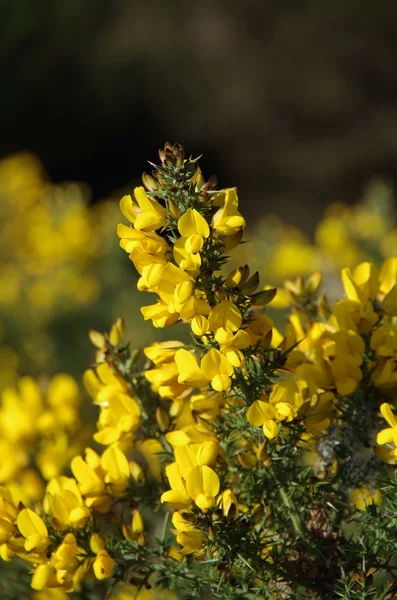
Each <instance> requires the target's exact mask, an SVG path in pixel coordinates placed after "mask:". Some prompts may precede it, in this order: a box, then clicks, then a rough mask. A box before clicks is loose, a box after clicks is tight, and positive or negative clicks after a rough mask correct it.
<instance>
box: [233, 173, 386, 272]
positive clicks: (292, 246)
mask: <svg viewBox="0 0 397 600" xmlns="http://www.w3.org/2000/svg"><path fill="white" fill-rule="evenodd" d="M394 206H395V199H394V197H393V191H392V190H391V188H390V187H389V186H388V185H387V184H386V183H385V182H383V181H381V180H375V181H373V182H371V183H370V185H368V187H367V189H366V190H365V192H364V194H363V196H362V198H361V199H360V201H359V202H357V203H356V204H354V205H352V206H348V205H346V204H343V203H341V202H335V203H333V204H330V205H329V206H328V207H327V208H326V211H325V214H324V216H323V218H322V219H321V221H320V222H319V223H318V224H317V226H316V228H315V232H314V240H311V239H310V237H309V236H308V235H307V234H305V233H304V232H303V231H301V230H300V229H299V228H297V227H295V226H293V225H289V224H285V223H283V222H282V221H281V219H280V218H279V217H276V216H274V215H266V216H264V217H262V218H261V219H260V220H259V222H258V224H256V225H255V226H254V227H253V229H252V231H250V232H249V239H250V240H251V241H252V244H250V245H249V246H241V247H240V249H239V251H238V252H237V257H238V258H239V259H240V260H248V259H249V261H250V264H251V266H253V267H255V268H257V269H258V270H259V271H260V272H261V274H262V273H263V276H264V277H266V280H268V281H271V282H273V283H277V284H278V283H281V282H283V281H284V280H285V279H286V278H290V277H293V276H296V275H308V274H309V273H311V272H313V271H317V270H321V271H322V272H323V273H324V274H327V273H330V274H332V273H334V272H335V270H338V269H342V268H344V267H351V268H352V267H354V266H355V265H357V264H358V263H360V262H362V261H364V260H367V259H368V257H371V259H373V260H374V261H375V262H376V264H379V263H380V262H381V261H382V260H383V259H386V258H390V257H393V256H395V253H396V252H395V248H396V245H397V222H396V214H395V209H394ZM264 265H266V268H264Z"/></svg>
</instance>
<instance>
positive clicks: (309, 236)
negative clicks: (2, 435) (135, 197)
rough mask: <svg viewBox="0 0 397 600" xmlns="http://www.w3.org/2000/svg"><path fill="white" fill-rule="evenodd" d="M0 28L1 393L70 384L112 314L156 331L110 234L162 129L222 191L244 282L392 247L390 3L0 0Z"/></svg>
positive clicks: (394, 97) (396, 125) (326, 266)
mask: <svg viewBox="0 0 397 600" xmlns="http://www.w3.org/2000/svg"><path fill="white" fill-rule="evenodd" d="M0 23H1V36H0V48H1V52H0V69H1V71H0V72H1V81H2V83H3V85H2V91H1V95H0V131H1V136H0V156H1V157H3V161H2V162H1V164H0V219H1V228H2V233H1V240H0V380H1V381H2V385H3V384H5V383H9V382H12V380H13V379H14V378H15V376H16V373H21V372H28V373H34V374H38V373H42V372H43V371H45V372H48V373H53V372H55V371H56V370H59V369H61V370H62V371H67V372H72V373H73V374H75V375H79V374H80V373H81V371H82V369H83V368H84V366H85V365H86V364H87V362H89V360H91V359H92V358H93V351H92V350H91V349H90V345H89V342H88V338H87V330H88V329H89V328H90V327H93V328H95V329H102V330H103V329H105V328H107V327H108V326H109V325H110V323H111V321H112V320H113V319H114V318H116V317H117V316H118V315H119V314H124V315H125V317H126V321H127V329H128V332H129V337H130V338H132V340H133V343H136V344H138V345H139V344H144V343H148V342H150V341H153V340H154V339H155V338H158V337H159V332H156V331H153V329H152V327H151V326H149V325H148V326H145V324H144V323H143V321H142V319H141V316H140V313H139V305H140V303H141V302H142V300H141V298H140V297H139V298H138V296H137V293H136V290H135V274H134V272H133V266H132V264H130V263H129V262H128V259H127V257H126V255H125V254H124V253H123V252H121V251H119V250H118V247H117V239H116V235H115V225H116V223H117V221H118V220H120V215H119V214H118V209H117V202H116V201H117V200H118V198H119V197H120V195H121V194H122V193H123V192H125V191H126V190H130V189H131V188H132V186H133V185H134V184H135V183H136V182H137V181H138V179H139V176H140V174H141V173H142V171H143V170H145V169H146V168H147V163H146V161H147V160H148V159H149V160H154V161H155V160H156V150H157V148H159V147H161V146H162V145H163V143H164V141H166V140H170V141H172V142H174V141H178V142H180V143H182V144H183V145H184V146H185V148H186V149H187V151H188V152H189V153H192V154H193V155H198V154H201V153H203V154H204V157H203V159H202V166H203V170H204V173H205V175H206V176H209V175H211V174H212V173H216V174H217V175H218V179H219V184H220V186H224V187H226V186H230V185H237V186H238V187H239V195H240V206H241V211H242V212H243V214H244V215H245V216H246V218H247V223H248V234H247V237H248V238H249V239H251V240H252V244H251V246H250V248H249V249H247V248H248V246H246V247H243V248H242V250H241V260H243V259H244V260H247V259H248V258H249V261H250V262H251V264H252V263H254V266H255V267H256V268H258V269H259V270H260V271H261V275H262V281H263V283H267V282H268V283H271V284H277V283H279V282H280V281H281V280H282V279H283V278H284V277H288V276H290V275H293V274H294V273H296V272H304V273H307V272H310V271H312V270H315V269H318V268H321V269H323V270H328V271H330V270H332V269H338V268H339V267H340V266H341V265H342V264H349V265H352V266H353V265H354V264H355V263H357V262H358V261H359V260H360V259H361V258H362V257H363V256H364V255H366V256H368V255H370V256H371V257H372V258H373V259H374V260H377V261H378V262H379V261H380V259H381V257H382V256H383V257H384V256H389V255H390V254H395V252H396V247H397V235H396V230H395V229H394V208H395V201H394V195H393V186H394V181H395V178H396V175H397V75H396V63H397V4H396V3H395V2H394V1H391V0H390V1H388V0H385V1H384V2H382V4H381V5H379V3H375V2H373V1H370V0H361V1H360V2H358V1H356V0H351V1H350V2H341V1H339V0H334V2H318V0H307V1H306V2H300V3H296V2H293V1H286V2H283V3H279V2H274V1H273V2H272V1H266V0H244V1H243V2H242V1H241V0H227V1H226V0H200V2H197V3H193V4H192V3H186V2H182V1H180V0H169V1H168V2H162V1H159V0H145V2H143V1H140V2H139V1H136V2H131V1H130V0H113V1H112V2H105V1H101V0H78V1H77V0H67V2H51V1H49V0H35V1H32V0H18V2H15V1H14V0H1V2H0ZM374 178H376V179H375V180H374ZM65 181H66V182H69V183H66V184H65V183H63V182H65ZM73 182H77V183H73ZM357 203H359V204H357ZM349 207H350V208H349ZM270 214H271V215H272V216H268V215H270ZM244 253H245V256H244ZM239 258H240V257H239ZM143 302H144V303H150V299H149V298H145V299H144V300H143ZM167 333H168V332H166V333H164V332H160V337H161V335H162V336H163V337H166V336H167Z"/></svg>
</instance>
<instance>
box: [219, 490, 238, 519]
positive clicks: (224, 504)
mask: <svg viewBox="0 0 397 600" xmlns="http://www.w3.org/2000/svg"><path fill="white" fill-rule="evenodd" d="M218 504H219V506H220V507H221V508H222V512H223V514H224V516H225V517H229V518H231V519H236V518H237V517H238V501H237V498H236V496H235V495H234V494H233V492H232V490H230V489H227V490H225V491H224V492H222V494H221V495H220V497H219V500H218Z"/></svg>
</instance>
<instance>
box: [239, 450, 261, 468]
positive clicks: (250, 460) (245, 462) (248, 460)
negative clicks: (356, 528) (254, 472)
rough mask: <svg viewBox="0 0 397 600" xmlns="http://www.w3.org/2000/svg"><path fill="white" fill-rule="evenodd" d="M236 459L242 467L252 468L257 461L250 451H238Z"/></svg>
mask: <svg viewBox="0 0 397 600" xmlns="http://www.w3.org/2000/svg"><path fill="white" fill-rule="evenodd" d="M237 460H238V462H239V463H240V465H241V466H242V467H244V469H253V468H254V467H255V465H256V463H257V460H256V456H255V455H254V454H252V453H251V452H240V454H239V455H238V456H237Z"/></svg>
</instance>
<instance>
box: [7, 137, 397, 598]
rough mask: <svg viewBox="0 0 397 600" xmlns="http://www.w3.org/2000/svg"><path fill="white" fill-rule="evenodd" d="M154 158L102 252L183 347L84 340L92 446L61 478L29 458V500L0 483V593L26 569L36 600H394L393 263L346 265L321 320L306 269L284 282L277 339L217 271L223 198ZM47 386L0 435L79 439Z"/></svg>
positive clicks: (189, 172) (229, 196)
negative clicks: (36, 487) (114, 254)
mask: <svg viewBox="0 0 397 600" xmlns="http://www.w3.org/2000/svg"><path fill="white" fill-rule="evenodd" d="M159 155H160V165H158V166H155V165H153V166H154V169H155V170H154V171H153V172H152V174H150V175H148V174H144V175H143V186H141V187H137V188H135V190H134V194H133V197H131V196H124V197H123V198H122V200H121V211H122V213H123V215H124V217H125V218H126V219H127V221H129V223H128V224H126V223H123V224H120V225H119V226H118V236H119V237H120V239H121V242H120V245H121V247H122V249H124V250H125V251H126V252H127V254H128V256H129V258H130V259H131V261H132V263H133V265H134V267H135V269H136V270H137V271H138V273H139V279H138V284H137V286H138V289H139V290H140V291H144V292H149V293H151V294H152V295H154V302H152V304H149V305H147V306H143V307H142V315H143V317H144V319H145V320H148V321H152V323H153V325H154V327H156V328H172V326H173V325H174V324H176V323H183V324H184V325H185V327H186V329H187V330H189V332H190V342H189V343H188V344H184V343H181V342H178V341H175V340H173V339H172V334H171V335H170V341H166V342H157V343H154V344H152V345H150V346H149V347H146V348H144V349H143V350H136V349H133V348H132V347H131V346H130V344H129V343H126V342H125V341H124V339H123V322H122V320H121V319H119V320H118V321H116V323H115V324H114V325H113V326H112V327H111V329H110V331H109V332H107V333H99V332H98V331H91V332H90V339H91V341H92V342H93V344H94V345H95V347H96V349H97V350H96V362H95V365H94V366H93V367H92V368H90V369H88V370H87V371H86V372H85V374H84V384H85V387H86V389H87V391H88V393H89V394H90V396H91V397H92V398H93V401H94V404H95V405H96V406H97V407H98V411H99V416H98V421H97V428H96V432H95V433H94V436H93V442H92V444H91V446H92V447H89V448H87V449H86V450H85V452H84V454H82V455H78V456H75V457H74V458H73V459H72V460H71V462H70V471H69V473H68V471H64V473H66V474H65V475H64V474H60V469H61V467H63V466H64V464H63V463H62V461H58V462H57V461H51V460H50V458H51V456H47V454H45V455H44V458H45V460H44V459H43V460H41V461H38V462H37V461H36V468H38V469H41V470H42V475H43V477H44V478H46V479H50V480H49V482H48V484H47V487H46V490H45V494H44V498H43V500H42V502H37V499H38V497H40V494H39V493H37V494H33V493H30V494H29V493H25V494H23V493H22V492H23V491H24V489H23V485H22V488H18V489H16V487H15V486H10V485H8V484H7V481H6V479H7V478H5V479H4V483H5V484H6V485H5V486H4V487H3V488H1V491H0V556H1V558H2V559H3V560H4V561H7V562H9V564H8V566H7V569H6V570H5V571H4V573H5V575H4V577H3V578H2V581H1V583H0V588H1V589H2V590H3V591H4V594H5V595H6V597H9V598H19V597H21V594H22V592H21V590H20V586H21V585H22V583H23V573H24V572H26V569H25V570H24V564H25V563H27V564H28V565H29V571H30V572H31V575H32V577H31V588H32V589H33V590H36V591H35V592H32V593H33V594H35V595H34V597H35V598H38V599H42V598H59V599H60V598H67V597H68V595H69V594H70V595H72V597H74V598H89V599H99V598H104V597H105V596H106V597H109V596H110V595H111V596H112V597H115V598H126V597H139V598H142V599H143V598H187V599H188V598H189V599H190V598H192V599H194V598H196V599H204V598H209V599H211V598H214V599H215V598H218V599H222V600H226V599H235V600H243V599H247V600H251V599H252V600H254V599H257V600H261V599H272V600H277V599H284V598H285V599H288V598H291V599H292V598H312V599H319V600H320V599H324V600H325V599H334V598H335V599H336V598H342V599H345V600H347V599H351V600H352V599H357V600H358V599H360V600H364V599H369V598H376V599H382V598H383V599H386V598H394V597H397V587H396V584H395V572H396V570H397V562H396V554H397V548H396V543H395V541H396V531H397V516H396V515H397V477H396V476H395V474H394V466H393V465H394V464H395V463H396V462H397V415H395V414H394V412H393V410H394V404H395V401H396V391H397V324H396V317H397V286H396V280H397V258H393V257H392V258H388V259H386V260H385V261H384V262H383V264H382V266H381V268H380V269H377V268H376V267H375V266H374V265H373V264H372V263H370V262H365V261H364V262H361V263H360V264H359V265H358V266H357V267H356V268H355V269H354V270H353V271H352V270H350V268H343V269H342V273H341V281H342V284H343V288H344V292H345V295H344V297H343V298H342V299H339V300H337V301H336V302H335V303H333V305H332V306H331V305H330V303H329V302H328V301H327V298H326V297H325V295H324V294H322V293H321V284H322V277H321V274H320V273H319V272H314V273H312V274H310V275H308V276H305V277H302V276H298V277H296V278H295V279H293V280H291V281H286V282H285V284H284V290H283V292H282V294H281V295H282V297H283V303H284V305H286V304H287V314H286V319H285V325H284V327H283V328H281V327H280V328H278V329H277V328H276V327H275V326H274V324H273V321H272V320H271V318H270V317H269V315H268V314H267V313H266V309H267V306H268V305H269V304H270V303H272V302H274V300H275V298H277V296H276V294H277V290H276V289H274V288H268V287H267V288H266V289H263V287H262V288H259V275H258V273H257V272H251V271H250V268H249V266H247V265H244V266H239V267H237V268H235V269H233V270H230V268H228V265H227V263H228V260H229V254H230V253H231V252H232V251H233V249H235V248H237V247H238V246H239V245H240V244H242V243H243V232H244V227H245V220H244V217H243V216H242V214H241V213H240V211H239V207H238V196H237V190H236V189H235V188H229V189H224V190H218V189H217V183H216V180H215V178H213V177H211V178H210V179H209V180H208V181H206V180H205V179H204V177H203V175H202V173H201V171H200V168H199V165H198V160H197V159H192V158H186V157H185V155H184V151H183V148H182V147H181V146H179V145H175V146H171V145H170V144H166V145H165V147H164V150H161V151H160V153H159ZM152 298H153V296H152ZM62 377H63V379H62ZM62 377H61V379H59V380H57V382H58V389H57V390H55V391H54V389H53V387H52V388H50V391H49V396H48V408H47V409H45V408H43V405H42V400H40V402H39V400H37V398H38V392H37V389H36V388H35V386H34V384H33V383H32V382H31V380H29V381H28V383H29V385H27V382H26V380H25V381H24V382H23V387H22V388H21V390H22V391H21V392H20V394H22V395H24V402H25V403H26V405H27V406H30V407H31V411H30V412H28V413H27V414H26V415H23V416H21V422H20V423H16V421H15V416H14V415H13V413H12V407H11V405H10V404H11V401H10V402H9V403H8V404H7V406H5V407H4V408H3V409H2V410H1V411H0V425H1V426H3V421H4V423H8V427H9V430H10V432H11V433H12V432H16V433H18V432H22V433H21V436H22V438H23V439H24V440H25V439H29V436H28V434H27V433H26V432H27V431H36V430H38V431H39V434H40V435H42V436H44V437H45V432H48V431H53V429H54V428H55V427H59V428H60V430H61V432H62V435H64V436H66V439H68V438H67V436H69V437H70V436H73V435H75V436H76V437H79V435H80V434H79V429H78V427H77V421H78V418H77V416H76V413H75V411H76V406H77V400H75V397H77V392H76V393H75V395H73V394H71V392H70V393H69V391H70V389H72V388H73V390H74V384H73V383H72V382H71V381H70V380H68V379H64V378H65V377H66V376H62ZM51 385H52V386H54V385H55V384H54V383H53V382H52V383H51ZM29 386H30V387H29ZM65 386H66V387H65ZM67 386H69V387H67ZM8 393H9V392H8ZM72 396H73V397H72ZM15 397H17V396H15ZM35 398H36V400H35ZM71 398H72V399H71ZM11 399H12V398H11ZM34 400H35V401H36V404H34ZM21 402H22V400H21ZM68 402H69V404H68ZM7 411H8V412H7ZM34 411H36V412H34ZM54 412H55V413H56V414H57V415H58V417H57V419H58V420H57V419H54V417H53V414H54ZM21 413H22V411H21ZM32 414H33V416H34V418H33V422H31V421H32ZM43 415H44V416H43ZM25 418H26V419H27V421H24V419H25ZM51 418H52V420H51ZM29 419H30V421H29ZM24 424H25V425H27V426H24ZM4 427H5V428H6V425H4ZM46 427H47V428H46ZM40 428H41V429H40ZM43 432H44V433H43ZM24 436H25V437H24ZM22 438H21V439H22ZM39 439H42V438H41V437H40V438H39ZM17 441H18V442H19V441H20V438H17ZM10 443H11V442H10ZM24 443H25V444H27V443H28V442H27V441H26V442H24ZM15 460H17V453H15V455H14V454H13V453H9V455H7V462H8V463H9V465H11V466H12V465H13V464H14V462H13V461H15ZM24 461H25V463H24V464H27V463H28V461H29V458H25V459H24ZM22 462H23V461H22ZM43 465H44V466H43ZM10 468H11V467H10ZM21 468H22V466H21V465H16V466H15V472H18V469H21ZM43 469H44V472H43ZM51 470H52V471H54V473H53V476H52V472H51ZM48 473H51V476H52V478H51V476H48ZM20 573H22V575H20ZM17 580H18V584H17V583H16V581H17ZM23 593H25V594H26V593H27V592H26V590H24V591H23Z"/></svg>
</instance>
